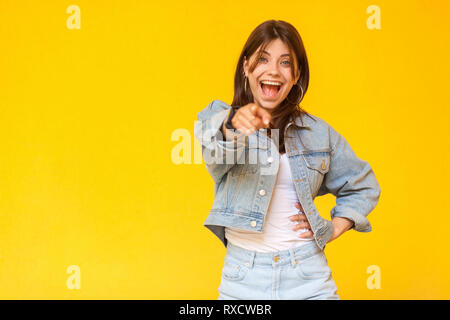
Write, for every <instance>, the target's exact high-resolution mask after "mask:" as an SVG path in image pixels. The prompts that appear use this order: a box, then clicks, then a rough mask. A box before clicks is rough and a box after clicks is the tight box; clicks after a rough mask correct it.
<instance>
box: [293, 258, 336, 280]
mask: <svg viewBox="0 0 450 320" xmlns="http://www.w3.org/2000/svg"><path fill="white" fill-rule="evenodd" d="M297 261H298V263H297V265H296V267H295V270H296V272H297V275H298V276H299V277H300V278H302V279H304V280H312V279H321V278H328V277H330V276H331V269H330V267H329V266H328V260H327V258H326V257H325V253H324V252H323V251H321V252H319V253H317V254H315V255H313V256H312V257H309V258H306V259H305V260H297Z"/></svg>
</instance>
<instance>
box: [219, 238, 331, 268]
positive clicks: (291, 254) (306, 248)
mask: <svg viewBox="0 0 450 320" xmlns="http://www.w3.org/2000/svg"><path fill="white" fill-rule="evenodd" d="M319 253H322V254H323V250H321V249H320V247H319V246H318V245H317V244H316V242H315V241H311V242H307V243H305V244H304V245H302V246H300V247H294V248H290V249H286V250H279V251H273V252H258V251H254V250H247V249H244V248H242V247H239V246H237V245H235V244H233V243H231V242H230V241H228V243H227V253H226V254H227V255H229V256H231V257H233V258H235V259H237V260H239V261H245V262H246V263H250V264H256V265H273V263H277V264H278V265H285V264H292V263H295V261H297V260H300V261H301V260H305V259H308V258H309V257H312V256H314V255H316V254H319Z"/></svg>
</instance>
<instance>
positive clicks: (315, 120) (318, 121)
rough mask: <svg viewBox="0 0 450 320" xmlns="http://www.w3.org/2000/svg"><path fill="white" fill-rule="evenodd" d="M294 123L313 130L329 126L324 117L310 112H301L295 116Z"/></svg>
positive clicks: (326, 128)
mask: <svg viewBox="0 0 450 320" xmlns="http://www.w3.org/2000/svg"><path fill="white" fill-rule="evenodd" d="M295 123H296V124H297V125H298V126H299V127H305V128H309V129H311V130H313V131H323V130H328V129H329V128H330V127H331V126H330V125H329V123H328V122H327V121H325V120H324V119H322V118H320V117H318V116H316V115H314V114H312V113H310V112H302V114H301V116H297V118H296V119H295Z"/></svg>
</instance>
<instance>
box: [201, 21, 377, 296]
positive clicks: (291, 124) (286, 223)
mask: <svg viewBox="0 0 450 320" xmlns="http://www.w3.org/2000/svg"><path fill="white" fill-rule="evenodd" d="M308 80H309V68H308V61H307V57H306V52H305V49H304V47H303V43H302V40H301V37H300V35H299V33H298V32H297V30H296V29H295V28H294V27H293V26H292V25H291V24H289V23H287V22H284V21H276V20H270V21H266V22H264V23H262V24H261V25H259V26H258V27H257V28H256V29H255V30H254V31H253V32H252V33H251V35H250V37H249V39H248V40H247V42H246V44H245V46H244V48H243V50H242V53H241V55H240V58H239V60H238V64H237V70H236V74H235V79H234V82H235V83H234V89H235V92H234V99H233V102H232V103H231V106H230V105H227V104H226V103H225V102H223V101H220V100H214V101H213V102H211V103H210V104H209V105H208V106H207V107H206V108H205V109H204V110H202V111H201V112H199V114H198V119H199V121H198V122H197V123H196V126H195V129H194V131H195V136H196V137H197V139H198V140H199V141H200V142H201V145H202V155H203V158H204V160H205V163H206V168H207V169H208V172H209V173H210V175H211V177H212V178H213V180H214V183H215V190H214V194H215V197H214V202H213V205H212V209H211V211H210V213H209V215H208V218H207V219H206V221H205V226H206V227H207V228H209V229H210V230H211V231H212V232H213V233H214V234H215V235H216V236H217V237H218V238H219V239H220V240H221V241H222V243H223V244H224V245H225V247H226V248H227V252H226V255H225V264H224V267H223V270H222V278H221V283H220V286H219V299H262V300H264V299H339V296H338V294H337V288H336V284H335V282H334V280H333V278H332V276H331V270H330V268H329V266H328V260H327V258H326V257H325V253H324V248H325V245H326V244H327V243H328V242H330V241H332V240H334V239H336V238H338V237H339V236H340V235H342V234H343V233H344V232H345V231H347V230H349V229H354V230H356V231H360V232H368V231H371V225H370V223H369V221H368V220H367V218H366V216H367V215H368V214H369V213H370V212H371V211H372V210H373V208H374V207H375V205H376V204H377V202H378V199H379V196H380V187H379V185H378V182H377V180H376V178H375V176H374V173H373V170H372V169H371V167H370V165H369V164H368V163H367V162H366V161H364V160H361V159H359V158H358V157H357V156H356V155H355V153H354V152H353V150H352V149H351V147H350V145H349V144H348V143H347V141H346V140H345V139H344V137H343V136H341V135H340V134H339V133H338V132H337V131H336V130H334V129H333V128H332V127H331V126H330V125H328V124H327V123H326V122H325V121H324V120H322V119H320V118H318V117H316V116H313V115H311V114H309V113H307V112H306V111H305V110H303V109H302V108H301V107H300V106H299V103H300V101H301V100H302V99H303V97H304V95H305V93H306V91H307V88H308ZM273 146H275V148H274V147H273ZM255 151H257V156H256V157H254V156H252V154H254V153H255ZM255 159H256V161H255ZM327 193H332V194H333V195H335V196H336V206H335V207H334V208H333V209H332V211H331V218H332V219H331V221H330V220H326V219H324V218H322V217H321V216H320V214H319V213H318V212H317V209H316V207H315V206H314V202H313V199H314V198H315V197H316V196H320V195H324V194H327Z"/></svg>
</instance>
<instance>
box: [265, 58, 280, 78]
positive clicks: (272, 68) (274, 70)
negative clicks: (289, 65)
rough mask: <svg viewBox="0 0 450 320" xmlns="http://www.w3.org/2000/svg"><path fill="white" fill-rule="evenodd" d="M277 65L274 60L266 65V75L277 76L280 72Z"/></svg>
mask: <svg viewBox="0 0 450 320" xmlns="http://www.w3.org/2000/svg"><path fill="white" fill-rule="evenodd" d="M279 67H280V66H279V65H278V62H277V61H276V60H275V59H273V61H271V62H270V63H269V64H268V70H267V71H268V74H270V75H276V76H277V75H279V74H280V70H279Z"/></svg>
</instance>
